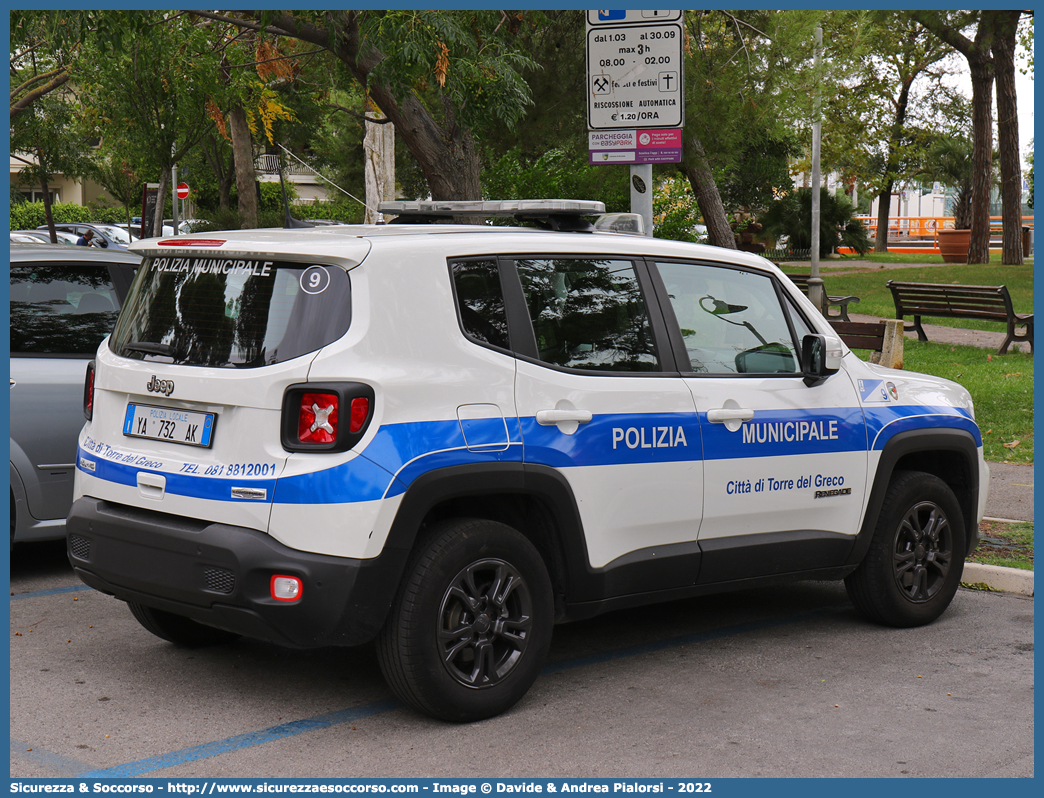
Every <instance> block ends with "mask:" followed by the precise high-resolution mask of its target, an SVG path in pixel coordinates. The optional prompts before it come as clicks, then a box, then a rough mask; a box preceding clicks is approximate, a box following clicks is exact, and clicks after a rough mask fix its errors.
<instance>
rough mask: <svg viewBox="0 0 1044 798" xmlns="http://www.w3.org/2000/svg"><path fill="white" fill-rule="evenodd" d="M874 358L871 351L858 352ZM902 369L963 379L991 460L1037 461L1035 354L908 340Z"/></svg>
mask: <svg viewBox="0 0 1044 798" xmlns="http://www.w3.org/2000/svg"><path fill="white" fill-rule="evenodd" d="M853 351H854V352H855V353H856V354H857V355H859V356H860V357H862V358H863V359H864V360H869V358H870V353H869V352H868V351H866V350H858V349H857V350H853ZM903 369H904V370H906V371H919V372H921V373H922V374H932V375H935V376H937V377H945V378H946V379H948V380H953V381H954V382H958V383H960V384H961V385H963V386H964V387H965V388H967V389H968V391H969V393H971V395H972V400H973V401H974V402H975V421H976V422H977V423H978V425H979V429H981V430H982V442H983V452H984V454H985V457H986V459H987V460H992V461H995V462H1008V463H1023V464H1026V463H1032V462H1033V355H1031V354H1029V353H1028V352H1011V351H1009V352H1008V354H1006V355H997V354H994V353H993V352H992V351H991V350H989V349H983V348H981V347H977V346H955V345H951V344H936V343H932V342H931V341H929V342H927V343H921V342H920V341H916V340H911V339H909V338H907V339H906V341H905V342H904V343H903Z"/></svg>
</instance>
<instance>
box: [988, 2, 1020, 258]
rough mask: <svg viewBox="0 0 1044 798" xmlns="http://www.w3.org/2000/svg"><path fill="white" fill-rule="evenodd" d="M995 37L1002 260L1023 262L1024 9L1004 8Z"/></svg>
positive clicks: (994, 57) (994, 54)
mask: <svg viewBox="0 0 1044 798" xmlns="http://www.w3.org/2000/svg"><path fill="white" fill-rule="evenodd" d="M1000 14H1001V16H1000V19H999V20H998V24H997V31H996V33H995V35H994V39H993V60H994V66H995V68H996V70H997V139H998V141H997V143H998V146H999V149H1000V173H1001V219H1002V230H1003V233H1002V235H1003V254H1002V256H1001V263H1004V264H1006V265H1017V264H1021V263H1022V259H1023V255H1024V254H1025V253H1023V251H1022V169H1021V168H1020V163H1019V117H1018V104H1017V101H1016V96H1015V43H1016V31H1017V28H1018V25H1019V16H1020V15H1021V12H1020V11H1003V12H1000Z"/></svg>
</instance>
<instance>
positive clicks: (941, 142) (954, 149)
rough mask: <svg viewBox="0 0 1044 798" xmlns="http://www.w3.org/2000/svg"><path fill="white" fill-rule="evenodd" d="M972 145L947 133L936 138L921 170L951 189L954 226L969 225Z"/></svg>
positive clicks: (963, 138)
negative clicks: (942, 136)
mask: <svg viewBox="0 0 1044 798" xmlns="http://www.w3.org/2000/svg"><path fill="white" fill-rule="evenodd" d="M972 152H973V146H972V142H971V140H970V139H967V138H965V137H963V136H948V137H945V138H941V139H938V140H936V142H935V143H934V144H933V145H932V147H931V149H930V150H928V153H927V155H926V157H925V163H924V168H923V170H922V172H921V173H922V174H923V175H924V176H925V177H927V178H928V179H929V180H937V181H939V182H940V183H942V185H944V186H948V187H949V188H952V189H953V190H954V195H953V226H954V229H955V230H968V229H970V228H971V194H972V180H973V179H974V172H973V169H972Z"/></svg>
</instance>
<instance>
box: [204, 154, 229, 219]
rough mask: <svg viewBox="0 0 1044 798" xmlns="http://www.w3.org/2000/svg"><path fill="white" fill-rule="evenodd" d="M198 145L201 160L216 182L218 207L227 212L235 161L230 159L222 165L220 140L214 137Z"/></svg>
mask: <svg viewBox="0 0 1044 798" xmlns="http://www.w3.org/2000/svg"><path fill="white" fill-rule="evenodd" d="M200 144H201V148H202V150H203V158H204V160H206V162H207V165H208V166H209V167H210V171H211V172H213V173H214V178H215V180H216V181H217V190H218V207H219V208H221V209H222V210H226V211H227V210H228V206H229V198H230V197H231V194H232V180H233V178H234V176H235V160H234V159H233V158H231V157H230V159H229V162H228V163H224V161H223V159H222V157H221V155H222V147H221V140H219V139H217V138H216V137H214V136H208V137H207V138H206V139H204V140H203V141H202V142H201V143H200Z"/></svg>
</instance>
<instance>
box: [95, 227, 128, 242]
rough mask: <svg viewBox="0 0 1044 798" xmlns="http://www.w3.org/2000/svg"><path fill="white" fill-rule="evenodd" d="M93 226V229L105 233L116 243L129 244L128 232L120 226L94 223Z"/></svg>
mask: <svg viewBox="0 0 1044 798" xmlns="http://www.w3.org/2000/svg"><path fill="white" fill-rule="evenodd" d="M93 227H94V229H95V230H100V231H101V232H103V233H105V235H106V237H107V238H108V239H109V240H110V241H115V242H116V243H117V244H129V243H130V242H131V239H130V234H129V233H128V232H127V231H126V230H124V229H123V228H122V227H116V226H115V225H112V224H96V225H93Z"/></svg>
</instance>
